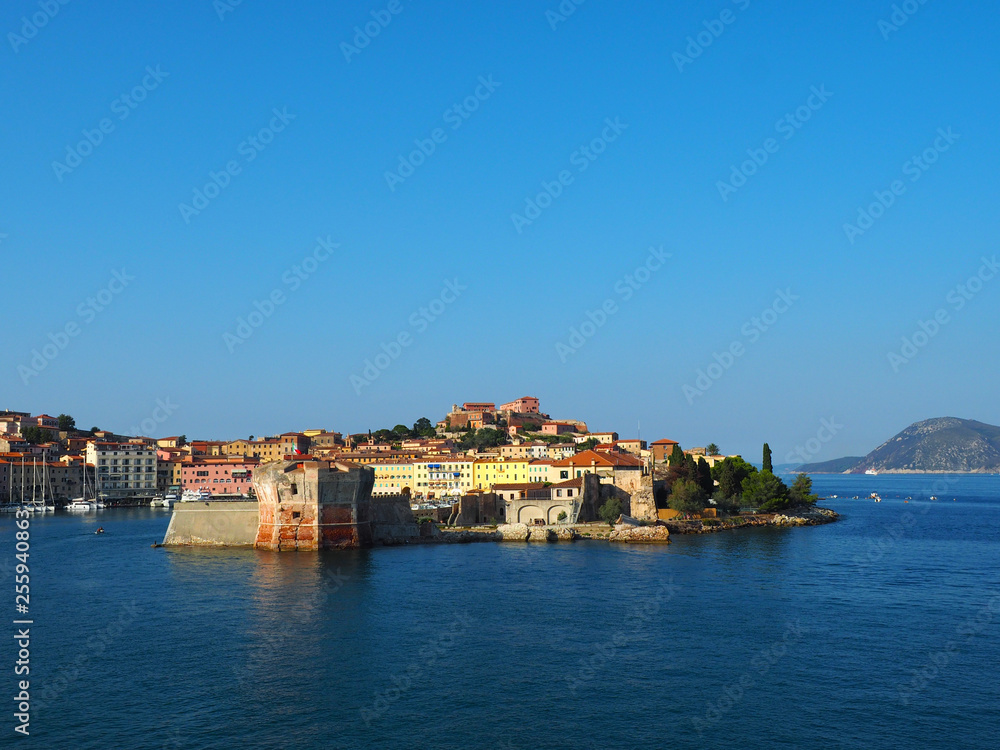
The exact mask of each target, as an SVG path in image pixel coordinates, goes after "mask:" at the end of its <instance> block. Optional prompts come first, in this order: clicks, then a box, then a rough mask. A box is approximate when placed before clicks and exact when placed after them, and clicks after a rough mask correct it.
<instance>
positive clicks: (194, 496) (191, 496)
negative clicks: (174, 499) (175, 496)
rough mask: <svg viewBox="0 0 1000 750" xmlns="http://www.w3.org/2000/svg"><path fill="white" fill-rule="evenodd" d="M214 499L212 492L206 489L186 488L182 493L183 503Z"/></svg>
mask: <svg viewBox="0 0 1000 750" xmlns="http://www.w3.org/2000/svg"><path fill="white" fill-rule="evenodd" d="M211 499H212V493H211V492H209V491H208V490H206V489H201V490H184V492H183V493H182V494H181V502H182V503H203V502H206V501H208V500H211Z"/></svg>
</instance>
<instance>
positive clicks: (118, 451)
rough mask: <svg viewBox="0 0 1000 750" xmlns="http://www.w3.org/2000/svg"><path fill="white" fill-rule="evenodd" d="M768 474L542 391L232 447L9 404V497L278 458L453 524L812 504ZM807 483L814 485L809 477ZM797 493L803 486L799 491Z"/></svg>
mask: <svg viewBox="0 0 1000 750" xmlns="http://www.w3.org/2000/svg"><path fill="white" fill-rule="evenodd" d="M765 451H766V453H765V466H764V470H763V471H761V472H758V471H757V469H756V468H755V467H753V466H751V465H750V464H748V463H747V462H745V461H743V459H742V458H741V457H739V456H725V455H722V454H721V453H720V451H719V449H718V447H717V446H716V445H714V444H710V445H708V446H705V447H690V448H687V449H684V448H682V446H681V445H680V443H679V442H678V441H677V440H673V439H671V438H668V437H663V438H659V439H657V440H654V441H651V442H648V443H647V441H645V440H641V439H639V438H638V437H635V438H629V437H622V436H621V435H620V434H619V433H618V432H617V431H615V430H603V431H592V430H590V429H589V427H588V425H587V423H586V422H584V421H582V420H578V419H555V418H552V417H551V416H550V415H549V414H546V413H545V412H543V411H542V410H541V405H540V402H539V399H538V398H536V397H532V396H524V397H521V398H518V399H516V400H514V401H510V402H507V403H502V404H500V405H497V404H496V403H494V402H465V403H463V404H461V405H458V404H454V405H453V406H452V407H451V409H450V410H449V411H448V413H447V414H445V415H444V416H443V418H442V419H440V420H439V421H437V422H436V423H434V422H431V421H430V420H429V419H427V418H421V419H419V420H417V422H415V423H414V424H413V426H412V427H407V426H405V425H402V424H400V425H396V426H395V427H393V428H392V429H380V430H377V431H375V432H368V433H358V434H343V433H340V432H335V431H333V430H330V429H303V430H301V431H298V432H286V433H283V434H280V435H273V436H265V437H256V436H253V435H250V436H248V437H247V438H245V439H244V438H241V439H235V440H231V441H228V442H227V441H220V440H201V439H189V438H188V437H187V436H186V435H172V436H160V437H156V436H144V435H138V436H137V435H121V434H116V433H113V432H110V431H107V430H101V429H99V428H97V427H94V428H91V429H90V430H86V431H84V430H81V429H78V428H77V426H76V423H75V420H74V419H73V418H72V417H71V416H69V415H66V414H60V415H59V416H58V417H52V416H50V415H48V414H38V415H33V414H31V413H30V412H22V411H0V505H2V506H3V507H5V508H7V509H10V508H16V507H28V508H31V509H35V510H42V511H44V510H54V509H56V508H66V509H68V510H74V509H81V510H90V509H97V508H103V507H109V506H140V505H152V506H154V507H155V506H161V507H171V506H172V505H173V504H174V503H178V502H183V501H198V500H203V501H207V500H212V501H253V500H255V499H256V489H255V482H254V477H255V474H257V473H258V472H259V471H260V470H261V467H263V466H265V465H267V464H269V463H273V462H279V461H286V462H289V461H291V462H299V463H303V462H319V463H321V464H326V465H336V466H339V467H341V468H352V467H363V468H365V469H367V470H370V472H371V490H370V494H371V496H372V497H373V498H401V499H404V500H405V501H406V503H407V504H408V505H409V507H410V509H411V511H412V512H413V514H414V516H415V517H416V518H419V519H421V520H422V521H433V522H435V523H437V524H443V525H447V526H462V527H468V526H477V525H489V524H492V525H497V524H526V525H533V526H539V525H541V526H551V525H573V524H579V523H585V522H596V521H599V520H601V519H603V520H606V521H608V523H611V521H613V520H614V519H616V518H620V517H628V518H635V519H637V521H638V522H641V523H643V524H648V523H654V524H655V523H657V522H665V521H670V520H677V519H682V520H687V519H702V520H705V519H715V518H717V517H718V516H719V514H720V513H722V514H726V515H730V516H733V515H738V513H739V510H740V508H741V507H743V506H746V505H748V504H749V505H750V506H751V507H752V508H755V509H756V508H763V509H766V510H777V509H781V508H783V507H790V506H793V505H801V504H809V503H810V502H813V501H814V500H815V498H814V497H813V496H811V495H810V494H809V487H808V486H806V487H798V488H797V487H796V485H793V486H792V488H791V489H790V490H789V489H788V488H786V487H785V486H784V484H783V483H782V482H781V480H780V479H778V478H777V477H774V475H773V473H772V470H771V467H770V465H769V461H770V456H769V449H768V448H767V446H766V445H765ZM807 481H808V480H807ZM796 492H798V494H796Z"/></svg>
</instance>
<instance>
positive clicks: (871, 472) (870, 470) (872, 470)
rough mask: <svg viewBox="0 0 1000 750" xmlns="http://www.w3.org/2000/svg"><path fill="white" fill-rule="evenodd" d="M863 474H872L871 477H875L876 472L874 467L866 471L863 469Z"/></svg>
mask: <svg viewBox="0 0 1000 750" xmlns="http://www.w3.org/2000/svg"><path fill="white" fill-rule="evenodd" d="M865 474H867V475H868V476H872V477H877V476H878V472H877V471H875V469H868V470H867V471H865Z"/></svg>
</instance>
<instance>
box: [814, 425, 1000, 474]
mask: <svg viewBox="0 0 1000 750" xmlns="http://www.w3.org/2000/svg"><path fill="white" fill-rule="evenodd" d="M869 469H873V470H874V471H877V472H879V473H882V472H885V473H898V474H905V473H911V472H912V473H921V472H940V473H956V474H962V473H998V472H1000V427H997V426H996V425H991V424H985V423H983V422H976V421H974V420H971V419H957V418H955V417H941V418H938V419H927V420H924V421H923V422H916V423H914V424H911V425H910V426H909V427H907V428H906V429H905V430H903V431H902V432H900V433H899V434H898V435H895V436H894V437H892V438H890V439H889V440H887V441H886V442H884V443H882V445H880V446H879V447H878V448H876V449H875V450H873V451H872V452H871V453H869V454H868V455H867V456H865V457H864V458H860V459H859V458H852V457H847V458H838V459H834V460H833V461H824V462H822V463H815V464H806V465H804V466H800V467H799V469H798V471H802V472H807V473H817V474H820V473H831V474H832V473H838V474H841V473H851V474H861V473H863V472H865V471H867V470H869Z"/></svg>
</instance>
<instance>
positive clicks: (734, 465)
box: [712, 456, 757, 499]
mask: <svg viewBox="0 0 1000 750" xmlns="http://www.w3.org/2000/svg"><path fill="white" fill-rule="evenodd" d="M756 473H757V467H756V466H752V465H751V464H748V463H747V462H746V461H744V460H743V459H742V458H741V457H739V456H732V457H730V458H726V459H723V460H722V461H721V462H720V463H717V464H716V465H715V467H714V468H713V470H712V474H713V476H714V477H715V479H717V480H718V482H719V492H720V493H721V494H722V496H723V497H725V498H736V499H740V498H742V497H743V480H744V479H746V478H747V477H749V476H750V475H751V474H756Z"/></svg>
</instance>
